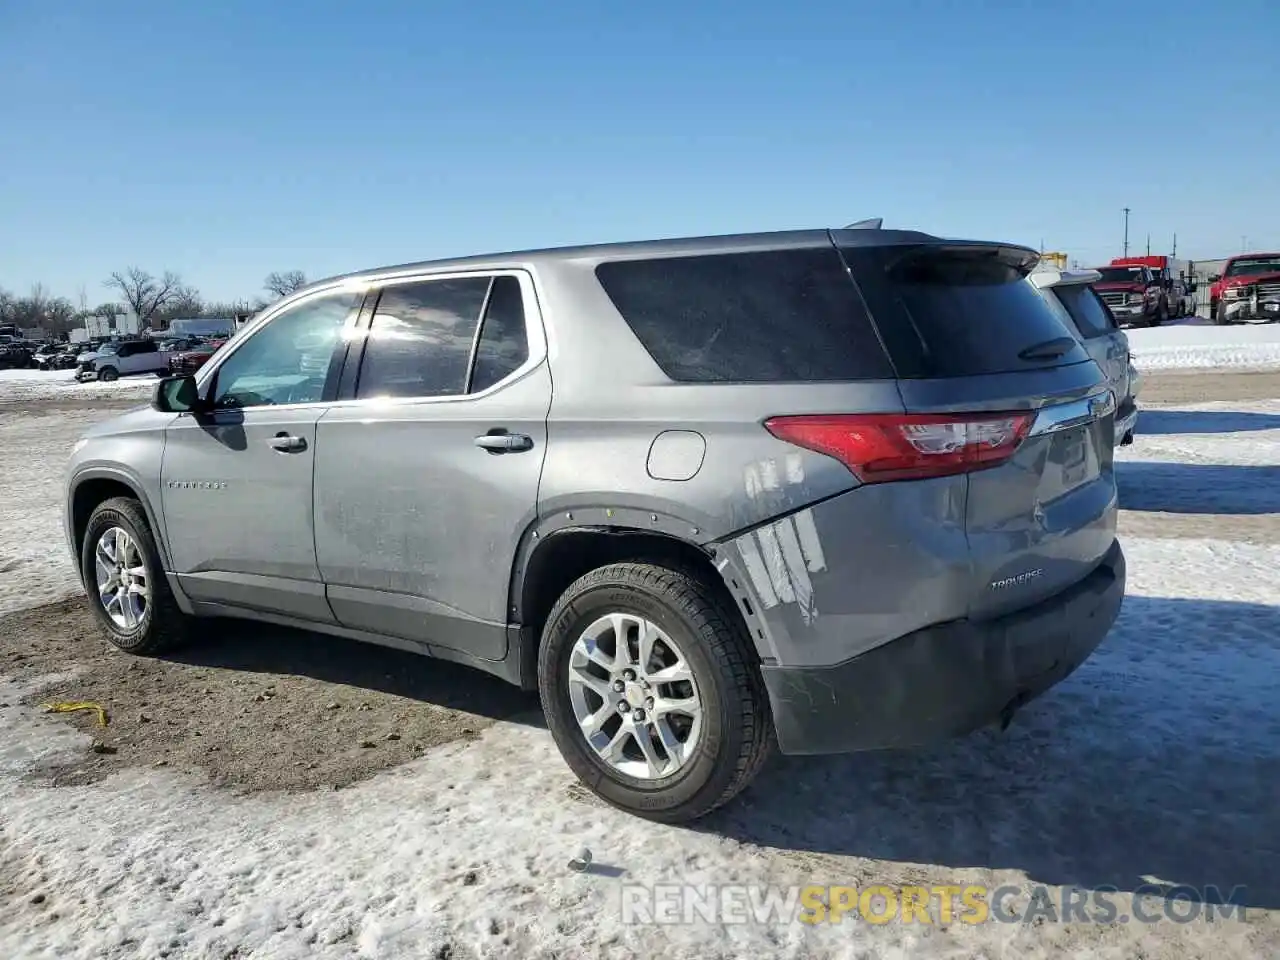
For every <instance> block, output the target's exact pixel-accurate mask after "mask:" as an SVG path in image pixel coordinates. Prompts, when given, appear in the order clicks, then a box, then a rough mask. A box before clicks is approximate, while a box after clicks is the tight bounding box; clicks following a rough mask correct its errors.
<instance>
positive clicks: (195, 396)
mask: <svg viewBox="0 0 1280 960" xmlns="http://www.w3.org/2000/svg"><path fill="white" fill-rule="evenodd" d="M151 406H153V407H155V409H157V410H159V411H160V412H161V413H198V412H199V410H200V408H201V407H202V404H201V402H200V391H199V389H198V388H197V387H196V378H195V377H192V376H185V377H165V378H164V379H163V380H161V381H160V382H159V383H158V384H157V385H156V395H155V397H154V398H153V399H152V401H151Z"/></svg>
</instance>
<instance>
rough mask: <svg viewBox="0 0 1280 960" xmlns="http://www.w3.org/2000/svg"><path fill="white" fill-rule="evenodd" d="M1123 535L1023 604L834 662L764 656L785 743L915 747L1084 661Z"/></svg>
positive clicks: (808, 749) (1100, 621)
mask: <svg viewBox="0 0 1280 960" xmlns="http://www.w3.org/2000/svg"><path fill="white" fill-rule="evenodd" d="M1124 588H1125V560H1124V553H1123V552H1122V551H1121V549H1120V544H1119V542H1116V543H1115V544H1113V545H1112V547H1111V550H1110V551H1109V552H1108V553H1107V555H1106V557H1104V558H1103V560H1102V562H1101V563H1100V564H1099V565H1098V567H1097V568H1096V569H1095V570H1094V571H1093V572H1092V573H1091V574H1089V576H1087V577H1086V578H1085V579H1084V580H1082V581H1080V582H1079V583H1077V584H1075V585H1074V586H1072V587H1070V588H1068V589H1067V590H1064V591H1063V592H1062V593H1060V594H1058V595H1056V596H1054V597H1050V598H1049V599H1047V600H1044V601H1042V602H1041V603H1039V604H1036V605H1035V606H1034V607H1030V608H1028V609H1026V610H1020V611H1018V612H1017V613H1014V614H1010V615H1008V616H1005V617H1001V618H999V619H996V620H988V621H982V622H976V621H970V620H957V621H952V622H950V623H944V624H939V625H937V626H933V627H927V628H925V629H923V630H918V631H916V632H914V633H911V634H908V635H907V636H905V637H900V638H899V639H897V640H893V641H890V642H889V643H886V644H884V645H883V646H879V647H876V648H874V649H873V650H870V651H868V652H867V653H864V654H862V655H860V656H857V657H855V658H853V659H852V660H847V661H845V662H844V663H841V664H837V665H835V666H832V667H779V666H768V665H766V666H764V667H762V671H763V674H764V681H765V686H766V688H767V689H768V692H769V699H770V702H771V704H772V708H773V716H774V723H775V726H776V728H777V735H778V744H779V747H780V748H781V750H782V752H783V753H788V754H814V753H848V752H854V751H860V750H877V749H884V748H893V747H913V746H920V745H923V744H927V743H932V742H936V741H939V740H944V739H947V738H950V737H956V736H960V735H963V734H966V733H969V732H971V731H973V730H976V729H978V728H980V727H983V726H986V725H988V724H990V723H993V722H995V721H997V720H998V719H1000V717H1001V715H1002V714H1003V713H1005V712H1006V711H1011V710H1012V709H1015V708H1017V707H1019V706H1021V705H1022V704H1025V703H1026V702H1028V701H1029V700H1031V699H1033V698H1035V697H1036V696H1039V695H1040V694H1041V693H1043V692H1044V691H1046V690H1048V689H1049V688H1050V687H1052V686H1053V685H1054V684H1056V683H1058V682H1059V681H1060V680H1062V679H1063V678H1065V677H1066V676H1067V675H1068V674H1070V673H1071V672H1072V671H1073V670H1075V669H1076V667H1078V666H1079V665H1080V664H1081V663H1083V662H1084V661H1085V660H1086V659H1087V658H1088V656H1089V655H1090V654H1091V653H1092V652H1093V651H1094V649H1095V648H1096V647H1097V646H1098V644H1100V643H1101V642H1102V640H1103V638H1104V637H1105V636H1106V635H1107V633H1108V631H1110V629H1111V626H1112V624H1113V623H1115V620H1116V617H1117V615H1118V614H1119V612H1120V604H1121V601H1122V600H1123V598H1124Z"/></svg>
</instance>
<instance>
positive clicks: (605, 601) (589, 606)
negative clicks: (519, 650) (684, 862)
mask: <svg viewBox="0 0 1280 960" xmlns="http://www.w3.org/2000/svg"><path fill="white" fill-rule="evenodd" d="M615 613H616V614H621V615H622V616H623V617H634V618H637V619H642V620H645V621H648V622H649V623H650V624H653V625H655V626H656V627H657V628H658V629H659V630H660V631H661V632H662V633H664V634H666V635H667V636H668V637H669V638H670V640H671V641H672V642H673V643H674V644H675V645H676V646H677V647H678V648H679V652H680V654H681V655H682V657H681V659H682V660H683V661H684V663H685V664H686V665H687V667H688V669H689V672H690V674H691V676H692V680H693V684H694V688H693V691H692V692H693V694H694V698H695V699H696V700H699V701H700V702H701V707H702V719H701V727H700V732H699V733H698V734H697V743H696V745H695V746H694V747H693V748H691V751H690V753H689V755H688V756H687V757H686V758H685V759H684V760H683V764H682V765H678V766H677V768H676V769H674V770H673V771H672V772H670V773H663V772H662V771H664V770H666V769H667V768H669V767H670V766H671V765H672V763H673V761H672V760H671V759H670V758H671V756H672V755H671V753H670V751H663V754H664V760H665V763H664V766H663V767H661V768H659V775H651V776H649V777H637V776H633V775H629V774H628V773H626V772H623V771H621V770H619V769H617V768H615V767H614V766H613V765H611V764H610V763H609V762H607V761H606V760H604V759H603V758H602V757H601V756H600V755H599V753H598V752H597V750H596V749H595V748H593V747H592V745H591V744H590V743H589V742H588V740H587V737H586V735H585V734H584V733H583V732H582V726H581V725H580V723H579V721H578V719H577V715H576V714H575V703H574V699H573V695H572V694H571V691H570V686H571V684H570V680H569V669H570V662H571V658H573V657H574V655H575V645H577V644H578V642H579V638H580V637H582V636H583V632H584V631H585V630H587V629H588V628H589V627H591V626H592V625H595V624H598V623H600V622H601V621H602V620H603V619H605V618H607V617H608V616H609V615H610V614H615ZM627 632H628V635H630V630H628V631H627ZM614 638H615V640H616V633H615V634H614ZM629 646H630V644H629ZM661 646H662V645H661V643H657V644H655V649H658V648H659V647H661ZM579 649H581V648H579ZM598 649H603V648H598ZM615 651H616V647H615ZM653 662H654V661H652V660H651V661H650V663H651V664H652V663H653ZM607 686H608V684H607V683H606V687H607ZM665 686H666V689H668V690H670V689H672V688H673V686H674V687H675V688H676V693H675V695H676V697H679V696H682V695H685V694H684V691H686V690H688V689H689V688H687V687H683V686H680V685H670V684H668V685H665ZM658 687H659V684H658V681H654V689H655V690H656V689H658ZM538 688H539V691H540V693H541V695H542V707H543V712H544V713H545V715H546V718H547V726H548V727H549V728H550V730H551V735H552V737H553V738H554V739H555V741H556V746H557V747H559V749H560V752H561V754H562V755H563V756H564V758H565V761H566V762H567V763H568V764H569V767H570V768H571V769H572V770H573V772H574V773H575V774H576V775H577V776H578V778H579V779H580V780H581V781H582V782H583V784H585V785H586V786H587V787H588V788H589V789H590V790H591V791H592V792H594V793H595V794H596V795H597V796H598V797H600V798H601V799H602V800H604V801H605V802H607V803H609V804H612V805H613V806H615V807H618V808H620V809H623V810H626V811H628V812H630V813H633V814H636V815H638V816H641V817H644V818H646V819H649V820H656V821H659V822H662V823H685V822H688V821H690V820H695V819H697V818H699V817H701V816H704V815H705V814H707V813H710V812H711V811H712V810H714V809H715V808H716V807H719V806H720V805H722V804H724V803H727V802H728V801H729V800H731V799H732V798H733V797H734V796H736V795H737V794H738V793H739V792H740V791H741V790H742V789H743V788H744V787H746V786H747V784H749V783H750V782H751V781H752V779H754V778H755V776H756V774H757V773H759V771H760V768H761V767H762V766H763V765H764V762H765V760H766V759H768V756H769V754H770V753H771V748H772V745H773V727H772V722H771V719H770V716H769V708H768V698H767V696H766V694H765V691H764V684H763V681H762V680H761V678H760V671H759V667H758V665H757V662H756V658H755V653H754V651H753V650H752V647H751V641H750V639H749V637H748V635H747V633H746V630H745V628H744V626H743V625H742V622H741V620H740V619H739V617H738V615H737V611H736V610H735V609H734V608H733V607H732V606H730V605H729V604H728V603H727V602H726V601H725V600H722V599H721V597H720V594H719V593H718V592H717V591H716V590H715V589H714V588H712V587H711V586H710V585H709V584H708V582H707V581H706V580H705V579H704V578H703V576H702V575H701V574H699V573H697V572H692V571H688V570H681V569H673V568H670V567H665V566H658V565H655V564H649V563H616V564H612V565H610V566H606V567H601V568H599V569H597V570H593V571H591V572H590V573H588V574H586V575H584V576H582V577H580V578H579V579H578V580H576V581H575V582H574V583H573V584H571V585H570V586H569V588H568V589H567V590H566V591H565V592H564V594H563V595H562V596H561V597H560V599H559V600H558V601H557V602H556V605H555V607H554V608H553V609H552V611H551V614H550V616H549V617H548V618H547V623H546V627H545V628H544V629H543V633H542V643H541V646H540V648H539V652H538ZM578 689H579V690H581V688H578ZM629 695H630V694H627V693H625V692H624V693H619V694H618V696H619V697H626V696H629ZM593 696H594V698H595V699H596V700H600V701H601V704H600V707H599V713H598V714H597V715H603V716H605V720H603V721H601V725H602V727H603V730H602V733H601V734H600V736H603V737H604V738H605V739H608V738H609V737H613V736H615V735H616V733H617V729H618V728H613V729H612V730H611V729H610V728H609V726H608V724H609V723H610V721H611V718H612V719H616V718H614V717H613V713H612V711H611V710H610V709H609V708H608V707H607V705H606V704H605V703H604V702H603V697H602V696H601V695H600V694H599V693H596V694H594V695H593ZM655 696H658V697H659V698H661V697H663V696H666V693H656V694H655ZM686 702H687V701H686ZM653 704H654V701H653V700H646V701H644V706H646V707H649V708H652V707H653ZM591 709H593V710H594V709H595V708H594V707H592V708H591ZM638 712H639V711H638ZM655 716H656V714H655ZM677 716H678V715H677ZM617 722H618V724H619V725H621V724H622V723H623V721H622V720H618V721H617ZM652 722H653V721H652V719H650V720H649V723H650V724H652ZM645 729H654V728H653V727H652V726H646V727H645ZM672 729H673V726H672V721H671V720H668V721H667V726H666V730H667V731H668V732H669V731H671V730H672ZM686 736H687V737H692V736H693V733H692V732H691V731H686ZM686 742H687V741H686ZM624 743H625V744H627V745H628V746H629V748H630V749H631V750H632V753H633V754H636V753H639V752H640V744H639V741H638V740H637V739H635V738H634V736H632V737H630V738H629V739H627V738H624ZM651 749H652V750H654V751H655V752H657V751H658V746H657V745H656V744H653V745H652V746H651ZM628 762H629V763H631V764H643V763H644V761H643V760H639V759H637V760H632V761H628ZM652 769H653V768H652V767H650V772H651V773H652Z"/></svg>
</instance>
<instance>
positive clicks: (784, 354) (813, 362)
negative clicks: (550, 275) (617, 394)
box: [596, 247, 893, 383]
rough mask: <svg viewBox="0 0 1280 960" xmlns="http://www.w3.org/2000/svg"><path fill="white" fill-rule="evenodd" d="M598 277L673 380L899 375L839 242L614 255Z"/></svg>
mask: <svg viewBox="0 0 1280 960" xmlns="http://www.w3.org/2000/svg"><path fill="white" fill-rule="evenodd" d="M596 277H597V278H598V279H599V281H600V284H601V286H602V287H603V288H604V290H605V292H606V293H607V294H608V295H609V299H611V300H612V301H613V304H614V306H615V307H617V309H618V312H619V313H620V314H622V317H623V319H624V320H626V322H627V324H628V325H629V326H630V327H631V329H632V331H633V332H634V333H635V335H636V337H637V338H638V339H639V340H640V342H641V343H642V344H643V345H644V347H645V349H646V350H648V351H649V354H650V355H651V356H652V357H653V359H654V362H656V363H657V364H658V366H659V367H660V368H661V369H662V372H663V373H665V374H666V375H667V376H668V377H670V378H671V379H672V380H678V381H684V382H696V383H719V382H737V383H742V382H775V383H776V382H796V381H800V382H811V381H821V380H871V379H885V378H890V377H892V376H893V370H892V368H891V367H890V365H889V362H888V359H887V358H886V357H885V354H884V350H883V348H882V347H881V346H880V342H879V340H878V339H877V338H876V334H875V330H874V328H873V327H872V325H871V322H870V320H869V318H868V317H867V312H866V308H865V307H864V306H863V304H862V302H861V299H860V298H859V297H858V294H857V291H856V290H855V289H854V287H853V284H852V283H850V281H849V274H848V271H847V270H846V269H845V267H844V264H843V263H842V262H841V260H840V256H839V254H838V253H837V252H836V250H835V248H834V247H827V248H813V249H800V250H769V251H761V252H752V253H732V254H715V255H708V256H694V257H670V258H661V259H651V260H623V261H613V262H610V263H602V264H600V265H599V266H598V267H596Z"/></svg>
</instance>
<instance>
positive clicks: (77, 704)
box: [44, 700, 107, 727]
mask: <svg viewBox="0 0 1280 960" xmlns="http://www.w3.org/2000/svg"><path fill="white" fill-rule="evenodd" d="M44 708H45V709H46V710H48V711H49V712H50V713H77V712H78V711H80V710H96V711H97V713H98V726H100V727H105V726H106V725H107V711H106V710H104V709H102V707H101V705H99V704H96V703H92V702H90V701H88V700H76V701H71V702H59V703H46V704H45V705H44Z"/></svg>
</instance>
